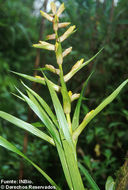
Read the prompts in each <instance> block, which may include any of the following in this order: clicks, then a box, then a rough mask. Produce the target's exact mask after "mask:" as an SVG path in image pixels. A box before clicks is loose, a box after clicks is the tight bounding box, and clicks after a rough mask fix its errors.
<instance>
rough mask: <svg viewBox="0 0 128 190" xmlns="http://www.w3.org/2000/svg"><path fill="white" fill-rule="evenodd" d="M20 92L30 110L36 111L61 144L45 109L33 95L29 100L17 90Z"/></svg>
mask: <svg viewBox="0 0 128 190" xmlns="http://www.w3.org/2000/svg"><path fill="white" fill-rule="evenodd" d="M17 90H18V92H19V93H20V94H21V96H22V97H23V98H24V99H25V101H26V102H27V104H28V105H29V106H30V108H31V109H32V110H33V111H34V113H35V114H36V115H37V116H38V117H39V118H40V120H41V121H42V122H43V123H44V124H45V126H46V127H47V129H48V131H49V132H50V134H51V135H52V137H53V138H55V139H56V140H57V141H58V142H59V136H58V131H57V130H56V128H55V125H54V124H53V123H52V121H51V120H50V118H49V117H48V115H47V114H46V112H45V111H44V110H43V108H42V107H41V106H40V105H39V103H38V102H37V100H36V99H35V98H34V96H33V95H32V94H30V95H31V98H28V97H27V96H26V95H24V94H23V93H22V92H21V91H20V90H19V89H17Z"/></svg>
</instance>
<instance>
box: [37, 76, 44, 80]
mask: <svg viewBox="0 0 128 190" xmlns="http://www.w3.org/2000/svg"><path fill="white" fill-rule="evenodd" d="M35 78H37V79H42V80H45V79H44V78H43V77H41V76H37V75H36V76H35Z"/></svg>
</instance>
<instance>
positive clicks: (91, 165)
mask: <svg viewBox="0 0 128 190" xmlns="http://www.w3.org/2000/svg"><path fill="white" fill-rule="evenodd" d="M45 2H46V1H45ZM60 2H64V3H65V6H66V12H65V17H64V18H63V17H62V20H63V19H64V20H65V21H71V22H72V24H75V25H76V26H77V28H78V30H77V32H76V33H75V34H74V35H73V36H72V37H70V38H69V39H68V40H67V41H66V42H65V44H64V45H65V47H68V46H69V45H71V46H72V47H73V51H72V54H71V56H68V58H67V59H66V62H65V65H64V69H65V73H66V72H67V71H68V70H69V69H70V68H71V67H72V65H73V64H74V62H76V60H77V59H80V58H83V57H84V58H85V60H87V59H88V58H90V57H91V56H93V55H94V54H95V53H96V52H97V51H98V50H99V49H100V48H101V47H103V46H104V50H103V51H102V52H101V54H100V55H99V56H98V57H97V58H96V59H95V60H94V61H93V62H92V63H91V64H90V65H88V66H87V67H86V68H84V69H82V70H81V71H80V72H79V73H78V74H76V75H75V76H74V82H73V83H69V84H68V85H69V86H70V88H71V89H72V91H73V92H80V89H81V87H82V83H83V82H84V81H85V79H86V78H87V77H88V75H89V73H90V72H91V71H92V70H94V74H93V76H92V78H91V80H90V83H89V85H88V88H87V90H86V92H85V97H86V98H87V99H86V100H84V101H83V104H82V108H81V118H83V116H84V115H86V113H87V112H88V111H90V110H92V109H94V108H95V107H96V106H97V105H98V104H99V103H100V102H101V101H102V100H103V99H104V98H105V97H107V96H108V95H109V94H110V93H111V92H112V91H113V90H114V89H115V88H116V87H117V86H118V85H119V84H121V82H123V81H124V80H125V79H126V78H128V67H127V55H128V45H127V41H128V35H127V34H128V14H127V7H128V1H127V0H119V1H118V3H117V5H115V4H114V1H113V0H107V1H106V0H104V1H103V2H102V3H101V2H100V1H99V0H96V1H94V0H86V1H85V0H74V1H72V0H64V1H60ZM33 5H34V1H30V0H27V1H25V0H22V1H20V0H13V1H10V0H6V1H5V0H1V1H0V41H1V45H0V87H1V88H0V110H3V111H6V112H8V113H10V114H13V115H15V116H18V117H19V118H21V119H24V120H28V119H29V122H36V121H37V118H35V117H33V116H32V113H29V114H28V112H30V111H28V109H27V107H26V105H25V104H24V103H23V102H21V101H20V100H19V99H17V98H16V97H14V96H13V95H12V94H11V93H10V92H14V93H15V89H14V84H15V85H16V86H19V85H20V83H19V79H18V78H16V77H15V76H14V75H13V74H11V73H10V70H13V71H17V72H22V73H26V74H30V75H33V73H34V74H35V71H34V68H36V65H35V60H36V61H37V59H36V57H37V55H38V54H39V53H40V52H37V51H36V50H35V49H34V48H31V47H32V43H36V42H37V41H38V39H39V38H40V37H39V36H40V35H41V33H40V32H39V31H40V29H41V27H42V25H41V23H42V22H44V21H42V18H41V17H40V16H38V15H39V13H38V12H39V11H38V10H35V7H34V6H33ZM41 8H44V7H43V1H42V6H41ZM44 24H45V27H44ZM44 24H43V30H42V32H43V38H44V37H45V35H46V34H48V33H50V32H48V31H49V30H51V27H50V26H49V24H48V23H47V22H46V23H44ZM39 33H40V34H39ZM40 56H41V58H40V64H39V66H40V67H41V66H42V65H44V64H45V63H47V64H51V63H52V62H55V57H53V55H52V54H49V53H47V52H45V51H41V55H40ZM26 82H28V81H26ZM29 85H30V86H32V84H31V83H30V84H29ZM33 88H34V89H35V90H36V91H38V92H39V93H40V94H41V95H42V96H43V97H46V95H47V93H48V91H47V90H46V88H44V87H43V88H42V86H39V85H38V86H36V87H35V85H33ZM127 94H128V88H127V87H126V88H125V89H124V90H123V92H122V93H121V94H120V95H119V96H118V97H117V99H116V100H115V101H114V102H113V103H112V104H111V105H109V106H108V107H107V108H105V110H104V111H103V112H102V113H100V114H99V116H97V117H96V118H95V119H94V120H93V121H92V122H91V123H90V124H89V126H88V127H87V128H86V129H85V130H84V133H83V134H82V135H81V138H80V140H79V148H78V159H79V160H80V161H81V162H82V163H83V164H84V165H85V166H86V167H87V168H88V169H89V170H90V173H91V174H92V176H93V177H94V178H95V179H96V181H97V183H98V184H99V185H100V186H101V187H102V189H103V184H104V181H105V180H106V178H107V176H109V175H111V176H113V177H114V179H118V180H117V183H118V184H120V181H121V179H122V177H123V176H121V178H120V177H119V176H120V175H119V173H120V172H119V169H120V167H121V166H122V165H123V163H124V161H125V158H126V157H127V150H128V140H127V139H128V127H127V125H128V106H127V102H128V96H127ZM47 101H48V102H50V97H47ZM33 118H34V119H33ZM0 133H1V134H2V136H4V137H5V138H7V139H8V140H9V141H11V142H12V143H13V144H15V145H16V146H17V147H18V148H19V149H20V150H23V141H24V132H23V131H22V130H19V129H16V128H15V127H13V126H11V125H10V124H9V123H8V122H6V121H3V120H0ZM28 141H29V143H28V146H27V152H26V154H27V155H28V157H30V158H31V159H32V160H33V161H34V162H35V163H38V164H39V165H40V166H41V167H42V168H43V169H44V170H45V171H46V172H47V173H48V174H49V175H50V176H51V177H53V178H54V179H56V181H57V182H58V183H61V184H63V185H64V184H65V180H64V177H63V174H62V172H61V166H60V163H59V158H58V157H57V156H56V152H55V151H54V149H52V147H51V146H50V145H48V144H46V143H45V142H42V141H40V140H39V139H36V138H33V137H32V136H31V135H30V136H29V137H28ZM0 155H1V156H0V166H1V167H0V178H6V179H13V178H14V179H17V178H18V177H19V168H20V163H21V160H20V158H19V157H17V155H15V154H13V153H11V152H7V151H6V150H4V149H3V148H0ZM23 171H24V177H23V178H28V176H29V178H30V179H31V180H33V181H34V183H35V184H46V183H47V182H46V181H44V179H42V181H41V180H40V174H38V172H36V171H35V169H34V168H33V167H32V166H30V165H29V164H28V163H26V162H24V168H23Z"/></svg>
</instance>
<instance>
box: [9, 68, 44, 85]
mask: <svg viewBox="0 0 128 190" xmlns="http://www.w3.org/2000/svg"><path fill="white" fill-rule="evenodd" d="M11 72H12V73H14V74H16V75H19V76H21V77H23V78H25V79H28V80H30V81H32V82H37V83H40V84H43V85H45V80H44V79H43V78H41V77H40V78H36V77H33V76H29V75H26V74H22V73H17V72H14V71H11Z"/></svg>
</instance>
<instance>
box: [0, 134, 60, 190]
mask: <svg viewBox="0 0 128 190" xmlns="http://www.w3.org/2000/svg"><path fill="white" fill-rule="evenodd" d="M0 146H2V147H4V148H6V149H8V150H10V151H12V152H14V153H16V154H18V155H19V156H21V157H23V158H24V159H25V160H27V161H28V162H29V163H30V164H32V165H33V166H34V167H35V168H36V169H37V170H38V171H39V172H40V173H41V174H42V175H43V176H44V177H45V178H46V179H47V180H48V181H49V183H50V184H51V185H52V186H55V187H56V188H57V189H58V190H60V188H59V187H58V185H57V184H56V183H55V182H54V181H53V180H52V179H51V178H50V177H49V176H48V175H47V174H46V173H45V172H44V171H43V170H42V169H41V168H40V167H39V166H37V165H36V164H35V163H34V162H32V161H31V160H30V159H29V158H28V157H27V156H25V155H24V154H23V153H22V152H20V151H19V150H18V149H17V148H16V147H15V146H14V145H12V144H11V143H10V142H8V141H7V140H6V139H4V138H3V137H1V136H0Z"/></svg>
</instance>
